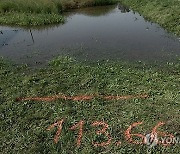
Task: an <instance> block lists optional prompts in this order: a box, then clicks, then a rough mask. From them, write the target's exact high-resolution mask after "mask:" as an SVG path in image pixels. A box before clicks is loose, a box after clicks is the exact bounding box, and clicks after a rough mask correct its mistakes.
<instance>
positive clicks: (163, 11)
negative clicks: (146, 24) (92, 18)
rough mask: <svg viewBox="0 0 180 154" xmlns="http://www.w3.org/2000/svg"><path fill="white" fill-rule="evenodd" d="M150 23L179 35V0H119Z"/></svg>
mask: <svg viewBox="0 0 180 154" xmlns="http://www.w3.org/2000/svg"><path fill="white" fill-rule="evenodd" d="M120 1H121V2H122V3H123V4H125V5H128V6H130V7H131V8H132V9H133V10H135V11H138V12H139V13H140V14H142V15H143V16H144V17H146V18H147V19H148V20H150V21H152V22H157V23H158V24H160V25H161V26H162V27H164V28H166V29H167V30H169V31H171V32H173V33H175V34H177V35H180V1H179V0H120Z"/></svg>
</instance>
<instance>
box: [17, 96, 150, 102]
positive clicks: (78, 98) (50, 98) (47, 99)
mask: <svg viewBox="0 0 180 154" xmlns="http://www.w3.org/2000/svg"><path fill="white" fill-rule="evenodd" d="M95 97H99V98H102V99H105V100H127V99H135V98H147V97H148V95H146V94H142V95H126V96H102V95H79V96H65V95H55V96H46V97H25V98H16V101H45V102H52V101H55V100H58V99H64V100H73V101H88V100H92V99H93V98H95Z"/></svg>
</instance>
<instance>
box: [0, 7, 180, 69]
mask: <svg viewBox="0 0 180 154" xmlns="http://www.w3.org/2000/svg"><path fill="white" fill-rule="evenodd" d="M65 15H66V16H67V21H66V23H65V24H63V25H62V24H60V25H56V26H51V27H42V28H38V29H28V28H17V27H16V28H15V27H6V26H0V56H3V57H7V58H9V59H11V60H13V61H15V62H16V63H27V64H29V65H32V66H33V65H39V64H42V65H44V64H45V63H46V62H47V61H48V60H50V59H52V58H53V57H56V56H58V55H70V56H74V57H76V58H78V59H82V60H90V61H92V60H103V59H123V60H130V61H132V60H135V61H137V60H138V61H139V60H141V61H171V60H173V59H175V58H176V57H177V56H179V55H180V40H179V38H178V37H176V36H174V35H172V34H170V33H167V32H166V31H165V30H164V29H162V28H161V27H160V26H159V25H157V24H154V23H151V22H148V21H146V20H145V19H144V18H143V17H142V16H140V15H139V14H138V13H135V12H133V11H131V10H129V9H128V8H126V7H123V6H121V5H119V6H105V7H93V8H85V9H79V10H74V11H73V12H68V13H66V14H65Z"/></svg>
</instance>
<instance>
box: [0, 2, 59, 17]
mask: <svg viewBox="0 0 180 154" xmlns="http://www.w3.org/2000/svg"><path fill="white" fill-rule="evenodd" d="M0 11H1V13H2V12H3V13H5V12H14V11H15V12H21V13H22V12H23V13H24V12H27V13H49V14H50V13H60V12H61V11H62V5H61V1H59V0H1V1H0Z"/></svg>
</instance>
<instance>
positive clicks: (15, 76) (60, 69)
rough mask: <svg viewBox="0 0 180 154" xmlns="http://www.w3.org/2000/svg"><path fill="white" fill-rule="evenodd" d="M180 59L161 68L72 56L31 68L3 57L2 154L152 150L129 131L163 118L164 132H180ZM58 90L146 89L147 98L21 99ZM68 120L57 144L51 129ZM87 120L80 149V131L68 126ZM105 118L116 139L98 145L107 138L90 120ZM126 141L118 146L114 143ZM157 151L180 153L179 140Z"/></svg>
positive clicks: (113, 92) (68, 92) (0, 98)
mask: <svg viewBox="0 0 180 154" xmlns="http://www.w3.org/2000/svg"><path fill="white" fill-rule="evenodd" d="M179 77H180V62H179V61H178V62H176V63H169V64H166V65H163V66H161V67H159V66H152V65H147V64H145V63H133V64H130V63H125V62H101V63H93V64H85V63H82V62H78V61H76V60H74V59H72V58H69V57H61V58H57V59H55V60H53V61H51V62H50V65H49V67H46V68H43V69H37V70H32V69H29V68H26V67H25V66H15V65H12V64H11V63H8V62H6V61H5V60H3V59H1V60H0V101H1V104H0V143H1V153H4V154H6V153H8V154H9V153H53V154H56V153H64V154H66V153H92V154H94V153H100V152H104V153H105V152H106V153H133V154H134V153H147V150H148V147H147V146H146V145H133V144H129V143H128V142H127V141H126V140H125V138H124V131H125V130H126V129H127V128H128V127H129V125H131V124H132V123H133V122H137V121H143V125H142V126H138V127H137V128H136V129H134V130H133V133H141V134H147V133H149V132H150V130H152V128H153V127H154V126H155V125H156V124H157V123H158V122H159V121H164V122H166V124H165V126H163V127H161V128H159V131H165V132H168V133H172V134H174V135H175V136H178V135H180V132H179V130H180V125H179V124H180V119H179V110H180V99H179V98H180V93H179V89H180V78H179ZM58 93H63V94H66V95H70V96H74V95H80V94H101V95H134V94H142V93H147V94H148V95H149V98H147V99H131V100H119V101H115V100H114V101H107V100H106V101H105V100H102V99H100V98H95V99H93V100H91V101H68V100H56V101H54V102H38V101H22V102H16V101H15V100H16V98H17V97H27V96H52V95H55V94H58ZM61 118H65V123H64V125H63V129H62V133H61V136H60V139H59V142H58V143H57V144H54V142H53V137H54V135H55V133H56V129H53V130H51V131H47V130H46V129H47V127H48V126H49V125H50V124H53V123H54V122H55V121H56V120H58V119H61ZM80 120H85V126H84V134H83V139H82V145H81V146H80V147H79V148H78V147H76V143H75V142H76V137H77V132H78V131H77V130H76V131H70V130H69V129H68V128H69V127H70V126H72V125H73V124H74V123H77V122H78V121H80ZM96 120H100V121H105V122H107V123H108V124H109V129H108V132H109V133H110V134H111V136H112V137H113V142H112V144H110V145H109V146H108V147H106V148H100V147H94V146H93V145H92V141H97V142H103V141H105V140H106V138H104V137H99V136H98V135H95V130H97V129H98V128H93V127H91V126H90V124H91V123H92V122H93V121H96ZM119 140H120V141H121V142H122V145H120V146H119V147H118V146H115V144H113V143H114V142H115V141H119ZM150 151H151V152H152V153H170V154H178V153H179V151H180V147H179V144H177V145H174V146H169V147H163V146H162V145H160V146H157V147H154V148H152V149H150Z"/></svg>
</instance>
